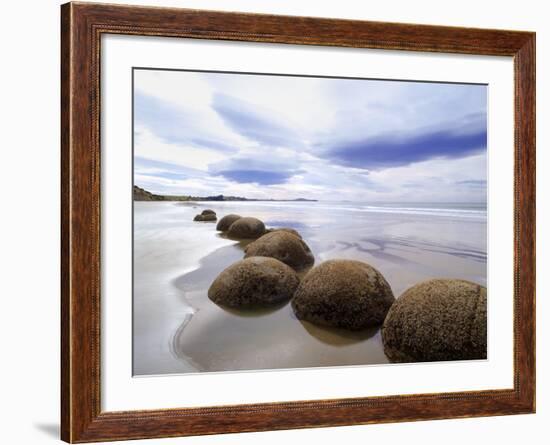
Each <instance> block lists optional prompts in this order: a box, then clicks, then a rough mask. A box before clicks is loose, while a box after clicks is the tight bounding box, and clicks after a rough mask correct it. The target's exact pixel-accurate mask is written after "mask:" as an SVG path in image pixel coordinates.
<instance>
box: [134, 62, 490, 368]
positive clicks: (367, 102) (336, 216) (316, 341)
mask: <svg viewBox="0 0 550 445" xmlns="http://www.w3.org/2000/svg"><path fill="white" fill-rule="evenodd" d="M132 82H133V105H132V106H133V130H132V131H133V181H134V183H133V190H132V193H133V305H132V307H133V309H132V310H133V326H132V330H133V332H132V338H133V348H132V349H133V363H132V369H133V375H134V376H154V375H169V374H186V373H203V372H236V371H258V370H280V369H300V368H314V367H316V368H319V367H335V366H365V365H379V366H380V365H383V366H393V365H395V364H399V363H421V362H422V363H425V362H447V361H453V360H486V359H487V289H486V286H487V85H485V84H463V83H440V82H427V81H411V80H384V79H363V78H334V77H323V76H302V75H291V74H288V75H286V74H285V75H281V74H269V73H235V72H202V71H186V70H168V69H160V68H158V69H157V68H134V69H133V71H132Z"/></svg>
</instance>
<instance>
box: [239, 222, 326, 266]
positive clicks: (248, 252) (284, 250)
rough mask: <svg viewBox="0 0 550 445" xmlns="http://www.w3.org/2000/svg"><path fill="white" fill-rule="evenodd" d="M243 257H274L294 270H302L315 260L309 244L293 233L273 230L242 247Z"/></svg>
mask: <svg viewBox="0 0 550 445" xmlns="http://www.w3.org/2000/svg"><path fill="white" fill-rule="evenodd" d="M244 253H245V255H244V257H245V258H249V257H254V256H266V257H271V258H276V259H278V260H279V261H282V262H283V263H285V264H287V265H289V266H290V267H292V268H293V269H295V270H302V269H305V268H306V267H310V266H311V265H313V262H314V261H315V260H314V258H313V254H312V253H311V250H310V248H309V246H308V245H307V244H306V243H305V242H304V241H303V240H302V239H301V238H299V237H297V236H296V235H294V234H293V233H290V232H286V231H282V230H279V231H275V232H270V233H267V234H265V235H264V236H262V237H260V238H258V239H257V240H256V241H254V242H252V243H250V244H249V245H248V246H246V247H245V249H244Z"/></svg>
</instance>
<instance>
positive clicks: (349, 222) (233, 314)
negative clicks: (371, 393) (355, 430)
mask: <svg viewBox="0 0 550 445" xmlns="http://www.w3.org/2000/svg"><path fill="white" fill-rule="evenodd" d="M135 204H136V206H135V228H136V229H135V241H134V374H135V375H152V374H170V373H186V372H204V371H237V370H256V369H282V368H302V367H324V366H342V365H366V364H383V363H388V359H387V358H386V356H385V355H384V352H383V348H382V342H381V338H380V331H379V328H374V329H370V330H366V331H362V332H348V331H344V330H339V329H331V328H322V327H318V326H315V325H312V324H310V323H308V322H302V321H300V320H297V319H296V317H295V316H294V314H293V312H292V308H291V305H290V303H286V304H283V305H281V306H278V307H275V308H271V309H264V310H255V311H238V310H230V309H226V308H222V307H220V306H217V305H216V304H214V303H212V302H211V301H210V300H209V299H208V297H207V291H208V287H209V286H210V283H211V282H212V281H213V280H214V278H215V277H216V276H217V274H219V273H220V272H221V271H222V270H223V269H225V268H226V267H228V266H229V265H230V264H232V263H233V262H235V261H238V260H240V259H242V257H243V248H244V246H245V244H246V242H236V241H232V240H228V239H226V238H224V237H223V235H221V234H219V233H218V232H216V230H215V224H213V223H193V222H192V221H191V220H192V217H193V215H194V214H196V213H198V210H202V209H204V208H212V209H214V210H215V211H216V212H217V213H218V217H221V216H223V215H224V214H227V213H239V214H241V215H243V216H244V215H248V216H257V217H259V218H261V219H263V220H264V221H265V222H266V224H267V225H268V226H270V227H282V226H288V227H293V228H296V229H297V230H299V231H300V232H301V234H302V236H303V237H304V240H305V241H306V242H307V243H308V244H309V246H310V247H311V249H312V251H313V253H314V255H315V260H316V264H318V263H320V262H322V261H324V260H328V259H332V258H348V259H358V260H362V261H366V262H368V263H370V264H371V265H373V266H374V267H376V268H377V269H378V270H380V271H381V272H382V274H383V275H384V276H385V277H386V279H387V280H388V282H389V283H390V285H391V287H392V290H393V292H394V294H395V296H396V297H398V296H399V295H400V294H401V293H402V292H403V291H404V290H405V289H406V288H408V287H409V286H411V285H413V284H416V283H417V282H419V281H422V280H424V279H429V278H434V277H453V278H463V279H468V280H471V281H475V282H478V283H480V284H483V285H486V241H485V230H486V218H485V217H484V214H483V212H479V213H476V212H474V213H472V214H468V212H465V213H461V212H460V211H457V212H456V213H453V212H447V213H446V212H441V211H439V212H431V213H430V212H428V214H424V213H423V212H422V211H420V212H418V213H413V212H411V211H409V210H400V211H398V212H393V211H385V210H384V209H382V211H378V210H375V211H371V210H369V209H367V210H365V211H361V210H357V209H358V208H359V209H360V207H353V206H350V205H346V206H343V205H342V208H341V209H340V211H339V212H337V217H336V218H335V217H334V215H335V209H334V208H331V207H330V206H328V205H326V204H325V203H291V205H284V204H283V205H276V204H275V203H265V204H262V203H241V202H234V203H226V202H224V203H197V204H196V205H192V204H188V203H186V204H184V205H182V204H181V203H179V204H178V203H167V202H165V203H162V202H137V203H135ZM407 212H408V213H407ZM433 213H436V214H435V215H434V214H433Z"/></svg>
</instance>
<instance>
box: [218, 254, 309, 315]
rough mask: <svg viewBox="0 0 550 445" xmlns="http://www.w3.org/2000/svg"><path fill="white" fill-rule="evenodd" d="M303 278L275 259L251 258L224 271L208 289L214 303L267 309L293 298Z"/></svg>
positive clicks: (234, 306)
mask: <svg viewBox="0 0 550 445" xmlns="http://www.w3.org/2000/svg"><path fill="white" fill-rule="evenodd" d="M299 282H300V279H299V278H298V276H297V275H296V272H294V271H293V270H292V269H291V268H290V267H288V266H287V265H286V264H284V263H281V262H280V261H278V260H276V259H274V258H265V257H252V258H247V259H244V260H241V261H238V262H236V263H234V264H232V265H231V266H229V267H228V268H227V269H225V270H224V271H222V273H220V274H219V275H218V276H217V278H216V279H215V280H214V281H213V283H212V285H211V286H210V288H209V289H208V298H210V300H212V301H213V302H214V303H216V304H219V305H222V306H228V307H232V308H253V307H266V306H270V305H274V304H277V303H281V302H284V301H287V300H289V299H290V298H292V295H293V294H294V291H295V290H296V287H298V284H299Z"/></svg>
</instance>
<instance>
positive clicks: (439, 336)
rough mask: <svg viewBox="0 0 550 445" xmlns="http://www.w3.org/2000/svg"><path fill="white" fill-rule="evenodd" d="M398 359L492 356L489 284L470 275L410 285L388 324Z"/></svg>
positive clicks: (391, 352)
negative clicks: (468, 279)
mask: <svg viewBox="0 0 550 445" xmlns="http://www.w3.org/2000/svg"><path fill="white" fill-rule="evenodd" d="M382 341H383V343H384V352H385V353H386V355H387V356H388V358H389V359H390V360H391V361H392V362H401V363H404V362H426V361H443V360H473V359H485V358H487V289H486V288H485V287H483V286H480V285H479V284H476V283H472V282H470V281H465V280H450V279H435V280H429V281H424V282H422V283H419V284H416V285H415V286H413V287H411V288H409V289H408V290H406V291H405V292H404V293H403V295H401V297H399V298H398V299H397V301H396V302H395V304H394V305H393V306H392V308H391V309H390V311H389V312H388V315H387V317H386V320H385V321H384V325H383V327H382Z"/></svg>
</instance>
